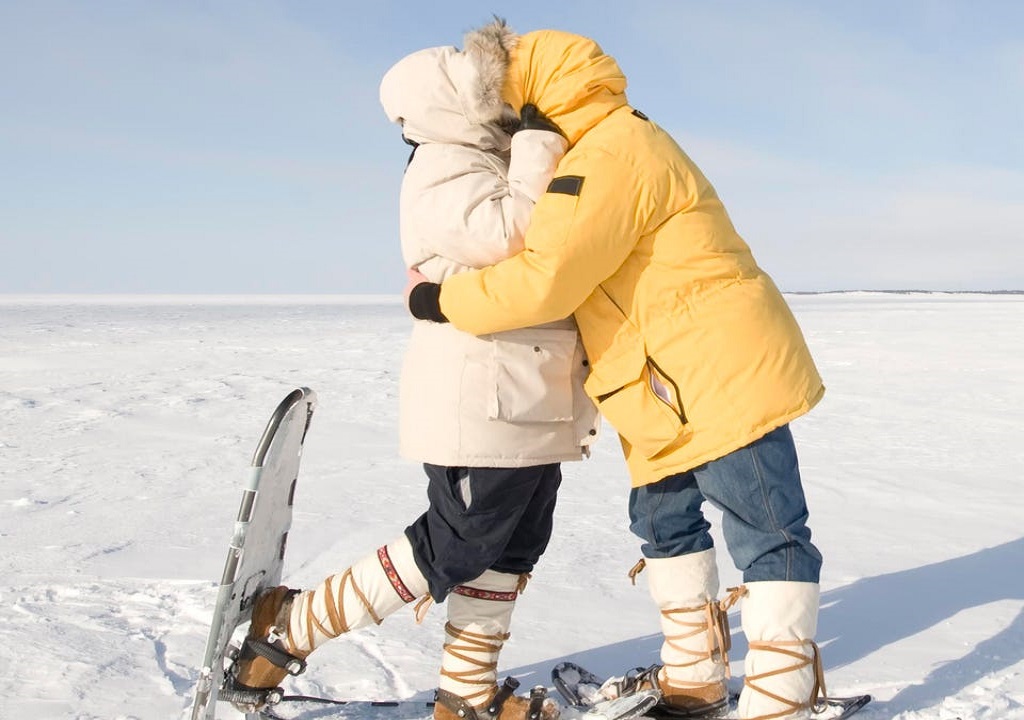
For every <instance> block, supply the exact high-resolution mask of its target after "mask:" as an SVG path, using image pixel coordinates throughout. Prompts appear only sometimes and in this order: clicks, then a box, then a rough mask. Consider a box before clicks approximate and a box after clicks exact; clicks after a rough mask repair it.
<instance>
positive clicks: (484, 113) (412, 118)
mask: <svg viewBox="0 0 1024 720" xmlns="http://www.w3.org/2000/svg"><path fill="white" fill-rule="evenodd" d="M465 40H466V49H465V50H464V51H460V50H459V49H458V48H455V47H435V48H427V49H426V50H420V51H418V52H415V53H412V54H411V55H408V56H406V57H404V58H402V59H401V60H399V61H398V62H397V63H395V65H393V66H392V67H391V69H390V70H388V71H387V73H385V75H384V78H383V80H382V81H381V85H380V101H381V105H383V107H384V112H385V113H386V114H387V116H388V119H389V120H391V121H392V122H396V123H398V124H400V125H401V126H402V131H403V135H405V137H406V138H408V139H409V140H412V141H414V142H417V143H423V142H451V143H458V144H467V145H473V146H476V147H481V148H483V149H487V150H491V149H498V150H505V149H507V148H508V147H509V142H510V139H509V137H508V135H507V134H506V133H505V132H503V131H502V130H501V126H507V125H508V123H509V122H510V121H513V120H514V119H515V118H516V117H517V114H515V113H513V112H512V109H511V108H510V107H509V105H508V104H507V103H505V101H504V100H503V99H502V88H503V86H504V82H505V76H506V74H507V71H508V62H509V52H510V50H511V49H512V48H513V47H514V46H515V40H516V35H515V33H513V32H512V31H511V30H510V29H509V28H508V27H507V26H506V25H505V23H504V21H496V22H494V23H491V24H490V25H488V26H486V27H485V28H481V29H480V30H477V31H474V32H471V33H469V34H468V35H467V36H466V38H465Z"/></svg>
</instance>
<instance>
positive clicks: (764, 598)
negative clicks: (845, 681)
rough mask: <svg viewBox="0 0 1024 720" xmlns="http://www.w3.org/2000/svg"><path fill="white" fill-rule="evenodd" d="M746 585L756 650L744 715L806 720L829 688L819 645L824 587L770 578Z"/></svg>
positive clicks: (746, 623)
mask: <svg viewBox="0 0 1024 720" xmlns="http://www.w3.org/2000/svg"><path fill="white" fill-rule="evenodd" d="M745 587H746V589H747V595H746V599H745V600H744V601H743V632H744V633H745V634H746V636H747V642H748V644H749V646H750V649H749V651H748V652H747V658H746V662H745V666H746V679H745V681H744V683H743V692H742V693H741V694H740V703H739V717H741V718H743V719H744V720H775V719H776V718H785V720H804V719H805V718H807V717H809V716H810V713H811V710H812V708H813V706H814V704H815V702H816V701H817V698H818V696H819V694H822V695H823V694H824V691H825V688H824V678H823V676H822V670H821V660H820V657H819V655H818V646H817V645H816V644H815V643H814V634H815V632H816V631H817V625H818V594H819V589H818V585H817V583H806V582H783V581H770V582H750V583H747V584H746V586H745Z"/></svg>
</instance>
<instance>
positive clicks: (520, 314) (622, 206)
mask: <svg viewBox="0 0 1024 720" xmlns="http://www.w3.org/2000/svg"><path fill="white" fill-rule="evenodd" d="M571 155H572V153H570V155H568V156H566V158H565V160H564V161H563V162H562V163H561V164H560V165H559V167H558V171H557V172H556V174H555V179H554V180H552V181H551V184H550V185H549V187H548V191H547V192H546V193H544V195H542V196H541V198H540V200H538V202H537V205H536V206H535V207H534V210H533V215H532V217H531V220H530V227H529V229H528V230H527V232H526V237H525V239H524V244H525V250H523V252H521V253H519V254H518V255H514V256H512V257H510V258H508V259H507V260H503V261H501V262H500V263H498V264H496V265H492V266H491V267H488V268H483V269H482V270H475V271H472V272H464V273H459V274H457V275H454V276H452V277H450V278H448V279H447V280H445V281H444V283H443V284H442V286H441V296H440V303H441V312H443V313H444V315H445V317H447V318H448V320H449V321H450V322H451V323H452V324H453V325H455V326H456V327H457V328H459V329H460V330H464V331H466V332H470V333H473V334H474V335H484V334H487V333H492V332H500V331H503V330H512V329H515V328H522V327H529V326H531V325H539V324H541V323H545V322H551V321H554V320H560V319H562V318H565V317H568V316H569V315H571V314H572V313H573V312H574V311H575V310H576V308H578V307H579V306H580V305H581V304H582V303H583V301H584V300H586V299H587V297H589V296H590V294H591V293H592V292H593V291H594V289H595V288H596V287H597V286H598V285H599V284H600V283H601V282H602V281H604V280H605V279H606V278H608V277H610V276H611V275H613V274H614V273H615V271H616V270H618V268H619V267H620V266H621V265H622V263H623V262H624V261H625V259H626V258H627V257H628V256H629V254H630V252H632V250H633V248H634V247H635V246H636V244H637V241H638V240H639V238H640V235H641V233H642V232H643V228H644V227H645V226H646V224H647V223H646V219H647V217H649V216H650V208H645V207H644V206H645V202H644V199H645V196H646V193H644V192H643V188H642V186H641V183H640V182H639V179H638V177H637V174H636V173H635V172H634V171H633V170H632V169H631V168H629V167H628V166H626V165H625V164H624V163H622V162H621V161H619V160H617V159H615V158H613V157H611V156H609V155H606V154H603V153H600V154H597V153H592V154H589V155H581V156H579V157H576V158H573V157H571ZM573 190H576V192H572V191H573Z"/></svg>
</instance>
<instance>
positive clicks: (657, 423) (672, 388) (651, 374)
mask: <svg viewBox="0 0 1024 720" xmlns="http://www.w3.org/2000/svg"><path fill="white" fill-rule="evenodd" d="M631 356H632V359H633V362H631V363H625V364H620V365H619V367H618V368H617V370H619V371H621V374H619V375H618V380H615V379H613V376H609V377H607V378H602V377H600V376H598V375H596V373H597V369H596V368H595V370H594V373H595V374H592V375H591V377H590V379H589V380H588V381H587V392H588V393H589V394H590V396H591V397H593V398H594V399H595V400H596V401H597V406H598V409H599V410H600V411H601V414H602V415H603V416H604V417H605V419H606V420H608V422H609V423H611V425H612V427H614V428H615V430H616V431H617V432H618V433H619V435H621V436H622V437H623V438H624V439H625V440H626V441H627V442H628V443H629V444H630V445H631V446H632V447H633V448H635V449H636V450H637V451H638V452H639V453H641V454H642V455H643V456H644V457H646V458H648V459H650V458H653V457H655V456H657V455H658V454H659V453H661V452H663V451H664V450H665V449H666V448H668V447H669V446H670V445H672V444H673V443H678V442H684V441H685V440H687V439H688V438H689V436H690V435H691V433H692V430H691V428H690V427H689V424H688V421H687V419H686V410H685V408H684V407H683V403H682V399H681V398H680V395H679V388H678V386H677V385H676V383H675V381H674V380H672V378H671V377H669V376H668V375H667V374H666V373H664V372H663V371H662V370H661V368H659V367H658V365H657V363H655V362H654V360H652V359H651V358H649V357H646V356H645V355H644V354H643V353H637V354H635V355H633V354H631ZM623 359H625V358H623Z"/></svg>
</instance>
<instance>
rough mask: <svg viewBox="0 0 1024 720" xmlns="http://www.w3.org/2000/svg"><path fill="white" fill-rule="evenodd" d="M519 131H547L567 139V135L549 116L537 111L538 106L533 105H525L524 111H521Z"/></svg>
mask: <svg viewBox="0 0 1024 720" xmlns="http://www.w3.org/2000/svg"><path fill="white" fill-rule="evenodd" d="M519 129H520V130H547V131H548V132H553V133H558V134H559V135H561V136H562V137H565V133H564V132H562V130H561V128H559V127H558V126H557V125H555V124H554V123H553V122H551V120H549V119H548V117H547V115H545V114H544V113H542V112H541V111H540V110H538V109H537V106H536V105H531V104H526V105H523V109H522V110H520V111H519Z"/></svg>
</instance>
